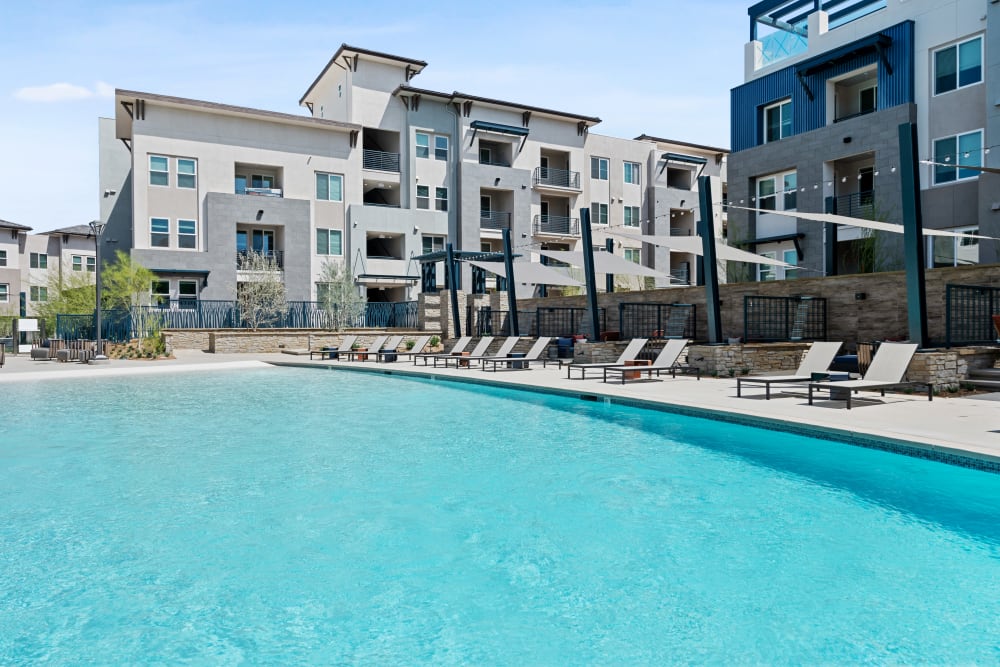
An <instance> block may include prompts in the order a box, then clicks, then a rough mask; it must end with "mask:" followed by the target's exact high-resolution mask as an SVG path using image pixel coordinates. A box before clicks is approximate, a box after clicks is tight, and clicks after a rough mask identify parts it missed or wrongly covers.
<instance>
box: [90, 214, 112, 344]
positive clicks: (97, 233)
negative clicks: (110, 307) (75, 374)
mask: <svg viewBox="0 0 1000 667" xmlns="http://www.w3.org/2000/svg"><path fill="white" fill-rule="evenodd" d="M107 226H108V223H106V222H101V221H100V220H91V221H90V231H92V232H93V233H94V262H95V263H96V264H97V271H96V274H95V276H94V279H95V282H96V283H97V285H96V287H97V289H96V291H97V295H96V296H97V323H96V324H97V331H96V333H95V337H96V339H97V340H96V343H97V345H96V349H95V350H94V359H93V360H94V361H97V362H102V361H107V360H108V358H107V357H106V356H104V353H103V352H102V350H101V234H103V233H104V228H105V227H107Z"/></svg>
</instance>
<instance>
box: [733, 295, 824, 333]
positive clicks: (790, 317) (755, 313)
mask: <svg viewBox="0 0 1000 667" xmlns="http://www.w3.org/2000/svg"><path fill="white" fill-rule="evenodd" d="M743 340H744V342H751V341H756V342H767V341H783V340H826V299H824V298H821V297H812V296H745V297H743Z"/></svg>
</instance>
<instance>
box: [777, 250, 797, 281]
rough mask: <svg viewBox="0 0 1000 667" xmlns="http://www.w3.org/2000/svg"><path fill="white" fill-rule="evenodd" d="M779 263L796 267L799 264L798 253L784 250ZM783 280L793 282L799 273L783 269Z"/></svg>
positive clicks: (794, 270)
mask: <svg viewBox="0 0 1000 667" xmlns="http://www.w3.org/2000/svg"><path fill="white" fill-rule="evenodd" d="M781 261H782V262H784V263H785V264H791V265H792V266H797V265H798V263H799V253H798V251H796V250H794V249H793V250H784V251H782V253H781ZM784 272H785V280H793V279H794V278H797V277H798V275H799V272H798V271H797V270H796V269H789V268H784Z"/></svg>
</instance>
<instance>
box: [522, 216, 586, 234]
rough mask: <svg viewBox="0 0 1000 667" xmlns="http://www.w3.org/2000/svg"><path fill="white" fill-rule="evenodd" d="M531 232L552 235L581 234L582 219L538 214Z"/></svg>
mask: <svg viewBox="0 0 1000 667" xmlns="http://www.w3.org/2000/svg"><path fill="white" fill-rule="evenodd" d="M531 232H532V233H533V234H548V235H550V236H579V235H580V219H579V218H568V217H566V216H564V215H536V216H535V219H534V221H533V223H532V225H531Z"/></svg>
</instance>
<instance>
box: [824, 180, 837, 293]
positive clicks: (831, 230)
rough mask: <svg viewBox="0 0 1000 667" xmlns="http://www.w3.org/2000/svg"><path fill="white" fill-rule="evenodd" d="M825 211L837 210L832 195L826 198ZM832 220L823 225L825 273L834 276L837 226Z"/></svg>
mask: <svg viewBox="0 0 1000 667" xmlns="http://www.w3.org/2000/svg"><path fill="white" fill-rule="evenodd" d="M825 210H826V212H827V213H836V212H837V200H836V199H834V198H833V197H827V198H826V207H825ZM838 226H839V225H835V224H833V223H832V222H828V223H826V224H825V225H824V227H825V228H826V275H828V276H835V275H837V227H838Z"/></svg>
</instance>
